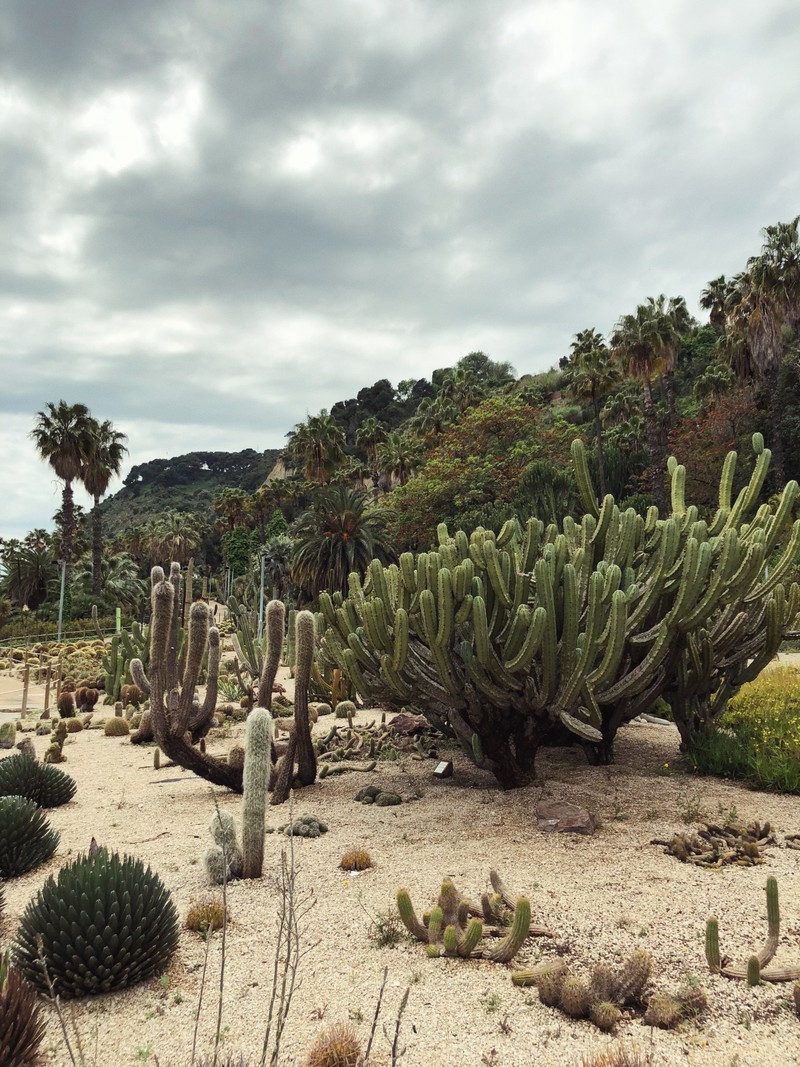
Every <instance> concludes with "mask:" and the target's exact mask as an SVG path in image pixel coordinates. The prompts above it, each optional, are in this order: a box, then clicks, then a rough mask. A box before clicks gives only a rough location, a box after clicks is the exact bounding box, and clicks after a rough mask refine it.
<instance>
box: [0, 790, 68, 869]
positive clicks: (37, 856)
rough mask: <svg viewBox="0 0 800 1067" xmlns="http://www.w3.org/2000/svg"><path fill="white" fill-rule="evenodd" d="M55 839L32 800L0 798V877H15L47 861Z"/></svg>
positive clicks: (37, 806) (47, 823)
mask: <svg viewBox="0 0 800 1067" xmlns="http://www.w3.org/2000/svg"><path fill="white" fill-rule="evenodd" d="M59 836H60V835H59V834H58V832H57V831H56V830H54V829H53V828H52V827H51V825H50V823H49V822H48V821H47V816H46V815H45V814H44V812H43V811H42V809H41V808H40V807H39V805H38V804H35V803H34V802H33V801H32V800H28V799H27V798H26V797H0V878H17V877H19V875H21V874H25V872H26V871H30V870H32V869H33V868H34V867H38V866H39V864H40V863H44V861H45V860H48V859H50V857H51V856H52V855H53V853H54V852H55V850H56V848H57V846H58V840H59Z"/></svg>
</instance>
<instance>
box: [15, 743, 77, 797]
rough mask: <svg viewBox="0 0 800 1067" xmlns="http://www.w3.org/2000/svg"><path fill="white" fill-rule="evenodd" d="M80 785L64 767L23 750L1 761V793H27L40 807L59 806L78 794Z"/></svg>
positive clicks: (17, 794)
mask: <svg viewBox="0 0 800 1067" xmlns="http://www.w3.org/2000/svg"><path fill="white" fill-rule="evenodd" d="M75 789H76V785H75V782H74V781H73V779H72V778H70V776H69V775H68V774H65V773H64V771H60V770H59V769H58V768H57V767H53V766H51V765H50V764H47V763H37V762H36V760H34V759H31V758H30V756H23V755H22V754H19V755H16V756H9V757H8V759H4V760H3V761H2V762H1V763H0V796H3V797H25V798H27V799H28V800H32V801H33V802H34V804H38V805H39V807H40V808H58V807H60V806H61V805H62V804H66V803H67V801H69V800H71V799H72V797H73V796H74V795H75Z"/></svg>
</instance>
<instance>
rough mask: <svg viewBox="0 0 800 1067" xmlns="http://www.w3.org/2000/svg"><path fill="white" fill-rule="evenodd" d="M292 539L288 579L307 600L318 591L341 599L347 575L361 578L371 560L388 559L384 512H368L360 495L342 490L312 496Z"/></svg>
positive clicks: (365, 498) (360, 492) (362, 493)
mask: <svg viewBox="0 0 800 1067" xmlns="http://www.w3.org/2000/svg"><path fill="white" fill-rule="evenodd" d="M292 538H293V540H294V551H293V554H292V579H293V580H294V581H295V582H296V583H297V585H301V586H303V588H304V589H305V590H306V592H307V594H308V596H309V599H313V598H314V597H316V596H317V595H318V594H319V593H320V592H321V591H322V590H323V589H327V590H328V591H329V592H331V593H334V592H336V591H337V590H338V591H340V592H342V593H344V594H346V593H347V576H348V575H349V574H350V572H351V571H357V572H358V574H360V575H361V576H362V577H363V576H364V574H365V572H366V569H367V567H368V566H369V564H370V561H371V560H372V559H380V560H381V561H382V562H384V563H389V562H391V560H392V558H393V556H394V553H393V550H392V548H391V545H390V544H389V541H388V539H387V536H386V515H385V512H384V511H383V510H382V509H380V508H374V507H373V508H370V507H369V497H368V494H367V493H366V491H365V490H363V489H349V488H347V487H346V486H343V485H337V486H332V487H330V488H328V489H325V490H323V491H322V492H319V493H317V495H316V498H315V500H314V502H313V504H312V506H311V507H310V508H309V510H308V511H306V512H304V513H303V514H302V515H301V516H300V518H299V519H298V520H297V522H296V523H295V524H294V526H293V528H292Z"/></svg>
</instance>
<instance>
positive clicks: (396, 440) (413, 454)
mask: <svg viewBox="0 0 800 1067" xmlns="http://www.w3.org/2000/svg"><path fill="white" fill-rule="evenodd" d="M420 451H421V450H420V446H419V442H418V441H417V440H416V438H414V437H412V436H411V435H410V434H407V433H400V431H399V430H393V431H392V432H391V433H390V434H388V435H387V437H386V440H385V441H384V442H383V444H382V445H381V446H380V448H379V449H378V460H379V462H380V465H381V466H382V467H383V469H384V470H385V471H386V472H387V474H393V475H397V478H398V481H399V482H400V484H401V485H405V484H406V482H407V481H408V479H409V478H410V477H411V475H412V474H413V473H414V469H415V468H416V466H417V464H418V463H419V461H420Z"/></svg>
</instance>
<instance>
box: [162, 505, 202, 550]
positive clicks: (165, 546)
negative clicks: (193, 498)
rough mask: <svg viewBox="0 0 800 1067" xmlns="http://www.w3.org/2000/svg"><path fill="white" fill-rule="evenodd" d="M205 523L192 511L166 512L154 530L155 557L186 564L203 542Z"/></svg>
mask: <svg viewBox="0 0 800 1067" xmlns="http://www.w3.org/2000/svg"><path fill="white" fill-rule="evenodd" d="M203 527H204V523H203V520H202V519H201V518H200V516H199V515H195V514H194V512H191V511H166V512H164V514H163V515H161V516H160V517H159V519H158V520H157V521H156V523H155V528H154V530H153V534H154V542H155V543H154V544H153V546H152V548H153V554H154V555H155V556H158V557H161V558H164V559H168V560H175V561H177V562H178V563H186V561H187V560H188V559H189V556H191V554H192V552H194V550H195V549H196V548H197V546H198V545H199V544H200V542H201V541H202V540H203V533H204V530H203Z"/></svg>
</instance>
